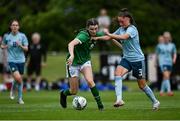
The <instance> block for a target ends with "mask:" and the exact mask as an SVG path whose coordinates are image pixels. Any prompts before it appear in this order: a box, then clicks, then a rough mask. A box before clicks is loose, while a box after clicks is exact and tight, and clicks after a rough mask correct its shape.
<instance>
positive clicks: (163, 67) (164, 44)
mask: <svg viewBox="0 0 180 121" xmlns="http://www.w3.org/2000/svg"><path fill="white" fill-rule="evenodd" d="M171 40H172V39H171V35H170V33H169V32H164V34H163V36H160V37H159V38H158V41H159V44H158V45H157V47H156V54H157V57H158V64H159V67H160V71H161V73H162V79H163V80H162V83H161V89H160V96H164V93H165V92H167V94H168V96H172V95H173V92H172V91H171V84H170V76H171V72H172V66H173V64H175V63H176V57H177V54H176V47H175V45H174V44H173V43H172V42H171Z"/></svg>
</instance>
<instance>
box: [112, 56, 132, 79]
mask: <svg viewBox="0 0 180 121" xmlns="http://www.w3.org/2000/svg"><path fill="white" fill-rule="evenodd" d="M129 71H131V65H130V62H129V61H128V60H126V59H124V58H123V59H122V60H121V62H120V64H119V65H118V66H117V68H116V70H115V76H123V75H125V74H126V73H128V72H129Z"/></svg>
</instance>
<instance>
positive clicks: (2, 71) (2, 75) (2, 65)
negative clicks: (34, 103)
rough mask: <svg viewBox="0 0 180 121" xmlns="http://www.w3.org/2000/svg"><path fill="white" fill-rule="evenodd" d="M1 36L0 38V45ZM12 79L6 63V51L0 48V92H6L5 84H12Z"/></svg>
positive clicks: (0, 41)
mask: <svg viewBox="0 0 180 121" xmlns="http://www.w3.org/2000/svg"><path fill="white" fill-rule="evenodd" d="M2 40H3V38H2V36H0V44H1V43H2ZM12 80H13V78H12V76H11V74H10V70H9V69H8V63H7V49H2V48H0V91H1V90H6V89H7V86H6V83H9V82H12Z"/></svg>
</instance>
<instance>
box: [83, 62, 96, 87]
mask: <svg viewBox="0 0 180 121" xmlns="http://www.w3.org/2000/svg"><path fill="white" fill-rule="evenodd" d="M81 73H82V74H83V75H84V78H85V80H86V81H87V83H88V85H89V86H90V87H93V86H94V85H95V83H94V80H93V72H92V66H91V62H90V61H87V62H86V63H84V64H83V65H82V66H81Z"/></svg>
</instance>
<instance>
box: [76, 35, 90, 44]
mask: <svg viewBox="0 0 180 121" xmlns="http://www.w3.org/2000/svg"><path fill="white" fill-rule="evenodd" d="M75 39H77V40H79V41H80V44H82V43H84V42H86V41H88V40H89V36H88V35H87V34H86V33H85V32H80V33H79V34H78V35H77V36H76V37H75Z"/></svg>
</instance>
